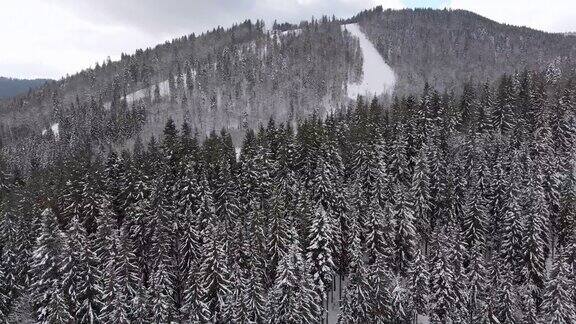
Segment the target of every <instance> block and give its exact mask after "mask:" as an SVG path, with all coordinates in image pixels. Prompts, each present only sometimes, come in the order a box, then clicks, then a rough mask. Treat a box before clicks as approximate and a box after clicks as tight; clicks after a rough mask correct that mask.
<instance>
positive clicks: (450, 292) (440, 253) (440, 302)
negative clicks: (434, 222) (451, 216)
mask: <svg viewBox="0 0 576 324" xmlns="http://www.w3.org/2000/svg"><path fill="white" fill-rule="evenodd" d="M444 231H445V229H438V230H437V231H435V233H434V241H433V246H434V250H433V251H434V253H433V254H432V258H431V260H430V292H431V295H430V311H431V313H432V315H433V317H434V316H435V317H436V318H438V319H439V320H440V321H449V320H455V319H458V314H456V312H457V310H456V308H457V307H456V306H457V303H458V300H459V298H460V297H459V295H458V294H459V293H460V292H458V291H456V289H457V288H456V287H455V286H454V281H455V274H454V269H453V267H454V264H453V263H452V262H453V260H451V258H450V251H449V250H450V249H453V247H451V246H450V245H449V244H446V242H448V241H449V239H448V237H447V235H446V233H445V232H444Z"/></svg>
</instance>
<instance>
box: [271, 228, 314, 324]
mask: <svg viewBox="0 0 576 324" xmlns="http://www.w3.org/2000/svg"><path fill="white" fill-rule="evenodd" d="M296 236H297V235H296V234H294V235H293V239H292V243H291V244H290V247H289V250H288V252H287V253H286V254H285V255H284V256H283V257H282V259H281V260H280V263H279V264H278V270H277V272H276V280H275V281H274V286H273V287H272V289H271V291H270V293H269V304H268V316H269V319H270V321H271V322H272V323H304V322H315V321H318V320H319V315H320V313H321V312H320V310H321V308H320V298H319V296H318V293H317V292H316V289H315V288H314V283H313V281H312V276H311V275H310V273H309V269H308V267H307V266H306V264H305V262H304V260H303V258H302V251H301V249H300V247H299V243H298V238H297V237H296Z"/></svg>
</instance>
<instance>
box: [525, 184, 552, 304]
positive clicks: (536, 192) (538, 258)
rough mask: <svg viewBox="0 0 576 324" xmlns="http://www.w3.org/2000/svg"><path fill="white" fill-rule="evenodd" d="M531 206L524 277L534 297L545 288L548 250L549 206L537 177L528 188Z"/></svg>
mask: <svg viewBox="0 0 576 324" xmlns="http://www.w3.org/2000/svg"><path fill="white" fill-rule="evenodd" d="M528 190H529V193H528V197H529V198H528V199H529V206H528V210H527V216H526V217H527V219H526V227H525V233H524V245H523V249H522V251H523V255H524V268H523V275H524V277H525V278H526V280H527V282H528V284H529V290H530V291H531V292H532V294H533V295H534V297H537V296H539V295H540V290H541V289H542V288H543V287H544V276H545V273H544V271H545V260H546V248H547V244H548V240H547V235H548V223H547V221H548V218H547V216H548V215H549V214H548V205H547V203H546V198H545V195H544V188H543V187H542V177H541V176H539V175H536V181H535V182H534V183H532V185H531V186H529V187H528Z"/></svg>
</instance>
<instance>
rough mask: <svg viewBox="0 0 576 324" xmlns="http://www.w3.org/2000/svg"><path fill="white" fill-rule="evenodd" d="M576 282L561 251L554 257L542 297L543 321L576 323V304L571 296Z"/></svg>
mask: <svg viewBox="0 0 576 324" xmlns="http://www.w3.org/2000/svg"><path fill="white" fill-rule="evenodd" d="M573 289H574V282H573V281H572V279H571V278H570V274H569V269H568V265H567V264H566V261H565V257H564V255H563V253H562V252H561V251H559V252H558V254H557V255H556V257H555V258H554V262H553V268H552V271H551V272H550V274H549V276H548V280H547V281H546V285H545V288H544V294H543V298H542V308H541V314H542V322H545V323H574V322H575V321H576V311H575V309H574V308H575V306H574V303H573V300H572V296H571V290H573Z"/></svg>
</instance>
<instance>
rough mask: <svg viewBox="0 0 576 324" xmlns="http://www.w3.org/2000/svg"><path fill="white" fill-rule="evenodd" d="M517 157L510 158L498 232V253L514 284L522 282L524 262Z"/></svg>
mask: <svg viewBox="0 0 576 324" xmlns="http://www.w3.org/2000/svg"><path fill="white" fill-rule="evenodd" d="M519 164H520V162H519V160H518V159H517V158H514V159H512V163H511V171H510V177H509V180H508V181H509V184H508V194H507V201H506V208H505V212H504V215H503V219H502V224H503V226H502V227H501V228H500V230H499V232H500V233H501V234H500V237H501V243H500V254H501V257H502V261H504V262H505V263H506V265H507V269H509V270H510V271H512V278H510V279H511V280H513V283H514V284H518V283H521V282H523V278H522V273H521V269H522V267H523V264H524V255H523V250H522V246H523V235H524V232H525V230H526V229H525V228H524V226H525V225H524V217H523V214H522V208H521V207H522V206H521V204H522V203H523V196H522V193H523V192H522V190H521V188H520V182H521V178H520V176H521V166H520V165H519Z"/></svg>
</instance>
